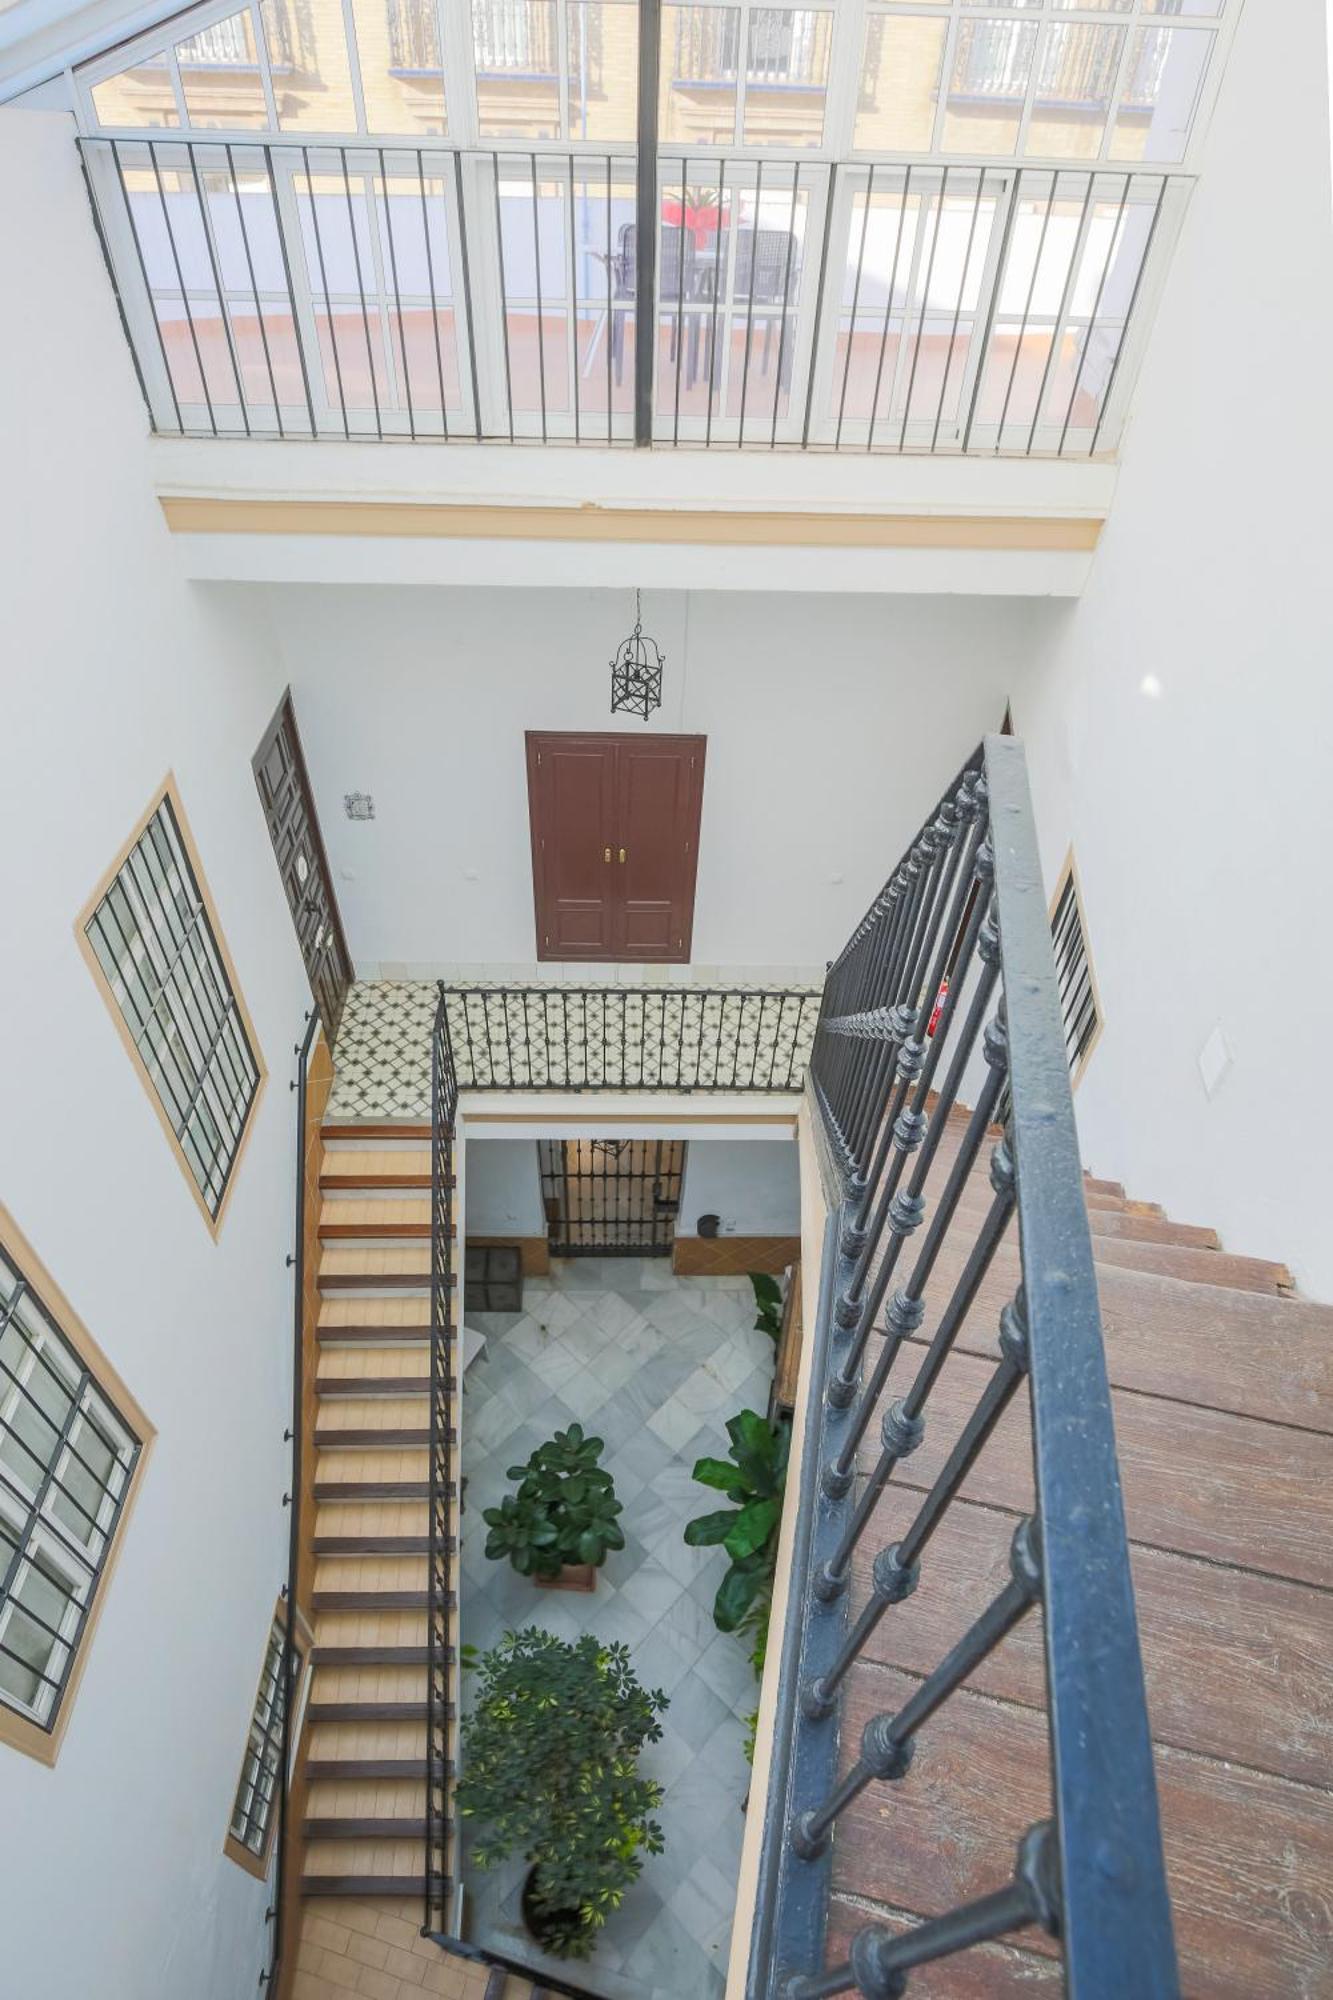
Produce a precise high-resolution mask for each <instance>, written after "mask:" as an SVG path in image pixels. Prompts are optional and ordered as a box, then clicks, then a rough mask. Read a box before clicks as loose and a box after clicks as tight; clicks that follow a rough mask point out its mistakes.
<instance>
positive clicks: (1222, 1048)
mask: <svg viewBox="0 0 1333 2000" xmlns="http://www.w3.org/2000/svg"><path fill="white" fill-rule="evenodd" d="M1230 1068H1231V1044H1230V1043H1229V1042H1228V1040H1227V1038H1226V1036H1225V1035H1224V1034H1223V1032H1222V1024H1221V1022H1220V1021H1219V1022H1218V1025H1217V1026H1216V1027H1215V1028H1214V1029H1213V1032H1212V1034H1211V1035H1209V1037H1208V1039H1207V1041H1206V1042H1205V1043H1204V1045H1203V1047H1202V1048H1201V1049H1200V1050H1199V1075H1200V1076H1201V1077H1202V1078H1203V1087H1204V1091H1205V1093H1206V1095H1207V1096H1209V1097H1213V1096H1215V1095H1216V1094H1217V1091H1218V1089H1219V1087H1220V1085H1221V1082H1222V1079H1223V1077H1224V1076H1225V1075H1226V1073H1227V1071H1228V1070H1229V1069H1230Z"/></svg>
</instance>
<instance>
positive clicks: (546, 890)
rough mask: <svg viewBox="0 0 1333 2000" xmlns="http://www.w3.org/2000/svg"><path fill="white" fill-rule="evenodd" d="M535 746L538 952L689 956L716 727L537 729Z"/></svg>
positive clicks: (532, 735)
mask: <svg viewBox="0 0 1333 2000" xmlns="http://www.w3.org/2000/svg"><path fill="white" fill-rule="evenodd" d="M527 746H528V808H529V812H530V815H531V820H532V876H533V894H534V898H535V902H536V909H537V956H538V958H539V959H580V958H587V959H597V960H603V961H607V960H617V959H620V960H629V961H633V962H642V961H652V960H657V961H661V962H664V963H678V964H680V963H684V961H685V960H687V959H688V958H689V956H690V940H691V932H692V930H693V926H694V882H695V871H696V868H697V866H698V860H699V814H700V809H701V807H702V804H703V785H704V747H705V738H704V737H702V736H619V735H603V734H596V735H565V734H553V733H550V732H544V731H537V730H529V731H528V735H527Z"/></svg>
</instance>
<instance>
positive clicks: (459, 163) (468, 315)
mask: <svg viewBox="0 0 1333 2000" xmlns="http://www.w3.org/2000/svg"><path fill="white" fill-rule="evenodd" d="M454 197H455V201H456V204H457V208H458V276H459V279H460V280H461V282H462V286H463V316H464V318H465V320H466V322H467V359H468V373H469V375H470V376H471V379H472V427H473V430H474V432H475V434H476V437H477V440H478V442H480V440H481V390H480V388H479V386H478V383H477V337H476V332H475V330H474V328H473V324H472V266H471V262H470V260H469V257H468V247H467V209H466V207H465V205H464V202H463V156H462V154H461V153H455V154H454ZM440 207H441V210H442V211H443V214H444V221H445V242H446V244H447V243H448V240H449V239H448V225H449V204H448V202H447V201H446V200H445V198H444V187H443V184H441V187H440ZM431 283H432V291H431V299H432V306H433V302H434V296H435V294H434V280H433V279H432V281H431ZM450 290H451V295H452V296H454V297H455V298H456V296H457V295H456V292H454V288H453V287H452V286H451V287H450ZM439 344H440V330H439V323H438V318H437V319H436V327H435V346H436V351H437V352H438V351H439ZM454 352H455V354H457V352H458V306H457V304H456V303H455V305H454ZM460 387H461V384H460ZM441 410H443V404H441ZM444 435H445V436H446V438H447V437H448V435H449V419H448V417H445V420H444Z"/></svg>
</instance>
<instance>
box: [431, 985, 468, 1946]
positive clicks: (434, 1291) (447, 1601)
mask: <svg viewBox="0 0 1333 2000" xmlns="http://www.w3.org/2000/svg"><path fill="white" fill-rule="evenodd" d="M457 1115H458V1078H457V1073H456V1071H455V1068H454V1058H453V1048H452V1045H451V1043H450V1039H449V1014H448V1007H447V1004H446V1000H445V991H444V986H443V983H441V985H440V987H439V998H438V1000H437V1002H436V1007H435V1019H434V1023H433V1025H432V1029H431V1146H430V1215H431V1227H430V1465H429V1481H430V1497H429V1508H428V1514H429V1521H428V1534H429V1540H430V1547H429V1552H428V1556H427V1591H428V1602H427V1612H426V1626H427V1638H426V1644H427V1666H426V1845H425V1856H426V1860H425V1889H424V1909H423V1912H422V1923H421V1928H422V1934H423V1936H427V1937H433V1936H437V1935H439V1934H441V1933H443V1932H444V1931H445V1929H446V1928H447V1914H448V1905H449V1896H450V1888H451V1883H450V1858H451V1857H450V1851H449V1849H450V1822H449V1717H450V1714H451V1701H450V1689H451V1686H452V1684H453V1674H454V1667H455V1662H456V1655H455V1652H454V1647H453V1643H452V1636H453V1635H452V1620H451V1616H450V1607H451V1602H452V1599H451V1588H452V1585H451V1574H452V1568H453V1553H454V1537H453V1532H452V1526H451V1515H452V1509H453V1505H454V1499H455V1483H454V1443H455V1437H456V1432H455V1425H454V1392H455V1389H456V1386H457V1377H458V1372H459V1371H460V1369H461V1365H462V1364H461V1357H460V1355H459V1351H458V1341H457V1337H456V1325H457V1321H456V1315H455V1310H454V1296H453V1287H454V1241H453V1188H454V1132H455V1125H456V1121H457Z"/></svg>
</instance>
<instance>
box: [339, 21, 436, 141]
mask: <svg viewBox="0 0 1333 2000" xmlns="http://www.w3.org/2000/svg"><path fill="white" fill-rule="evenodd" d="M352 17H353V19H354V21H355V23H356V48H357V56H358V58H359V60H360V63H361V90H362V95H363V96H364V98H365V104H366V125H367V127H368V129H369V130H370V131H372V132H405V133H410V134H412V135H413V136H417V135H420V136H422V137H429V138H437V139H438V138H443V137H445V135H446V134H447V132H448V129H449V126H448V119H447V116H446V112H445V100H444V56H443V53H442V51H441V48H440V16H439V9H438V7H437V6H436V4H435V0H352Z"/></svg>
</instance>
